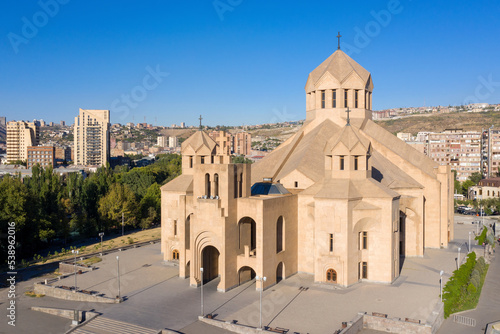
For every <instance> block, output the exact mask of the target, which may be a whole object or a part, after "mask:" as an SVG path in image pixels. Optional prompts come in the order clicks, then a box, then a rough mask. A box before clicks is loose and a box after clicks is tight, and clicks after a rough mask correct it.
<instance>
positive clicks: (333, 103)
mask: <svg viewBox="0 0 500 334" xmlns="http://www.w3.org/2000/svg"><path fill="white" fill-rule="evenodd" d="M332 108H337V90H336V89H334V90H333V92H332Z"/></svg>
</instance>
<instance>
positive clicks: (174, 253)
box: [172, 249, 179, 260]
mask: <svg viewBox="0 0 500 334" xmlns="http://www.w3.org/2000/svg"><path fill="white" fill-rule="evenodd" d="M172 260H179V251H178V250H177V249H174V250H173V251H172Z"/></svg>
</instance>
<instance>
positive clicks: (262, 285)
mask: <svg viewBox="0 0 500 334" xmlns="http://www.w3.org/2000/svg"><path fill="white" fill-rule="evenodd" d="M255 280H256V281H259V282H260V290H259V292H260V298H259V305H260V306H259V309H260V318H259V319H260V321H259V328H262V290H264V282H265V281H266V276H263V277H259V276H255Z"/></svg>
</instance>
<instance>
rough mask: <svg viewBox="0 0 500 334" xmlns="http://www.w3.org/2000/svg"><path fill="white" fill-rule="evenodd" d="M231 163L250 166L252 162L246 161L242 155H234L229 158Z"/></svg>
mask: <svg viewBox="0 0 500 334" xmlns="http://www.w3.org/2000/svg"><path fill="white" fill-rule="evenodd" d="M231 162H232V163H233V164H251V163H252V160H250V159H248V158H245V156H244V155H234V156H233V157H232V158H231Z"/></svg>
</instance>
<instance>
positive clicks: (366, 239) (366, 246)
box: [362, 232, 368, 249]
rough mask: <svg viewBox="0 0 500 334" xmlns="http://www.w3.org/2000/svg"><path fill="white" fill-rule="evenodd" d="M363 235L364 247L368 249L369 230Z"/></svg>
mask: <svg viewBox="0 0 500 334" xmlns="http://www.w3.org/2000/svg"><path fill="white" fill-rule="evenodd" d="M362 237H363V240H362V246H363V249H368V232H363V233H362Z"/></svg>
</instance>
